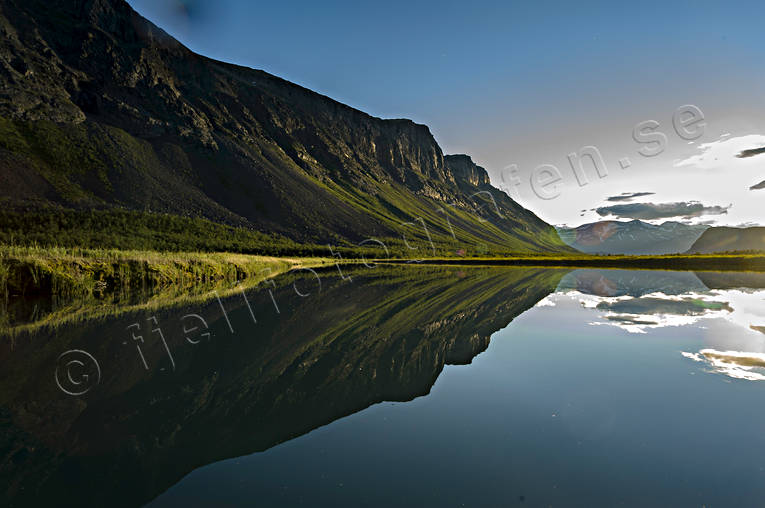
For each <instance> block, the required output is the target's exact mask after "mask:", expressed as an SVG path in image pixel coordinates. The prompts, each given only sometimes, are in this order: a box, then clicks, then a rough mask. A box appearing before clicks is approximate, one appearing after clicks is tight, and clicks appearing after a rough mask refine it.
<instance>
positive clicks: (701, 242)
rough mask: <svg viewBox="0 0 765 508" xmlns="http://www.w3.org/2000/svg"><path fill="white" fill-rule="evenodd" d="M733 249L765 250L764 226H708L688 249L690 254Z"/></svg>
mask: <svg viewBox="0 0 765 508" xmlns="http://www.w3.org/2000/svg"><path fill="white" fill-rule="evenodd" d="M733 251H765V227H751V228H730V227H714V228H709V229H707V230H706V231H704V234H702V235H701V236H700V237H699V239H698V240H696V242H694V244H693V245H692V246H691V247H690V248H689V249H688V253H690V254H709V253H712V252H733Z"/></svg>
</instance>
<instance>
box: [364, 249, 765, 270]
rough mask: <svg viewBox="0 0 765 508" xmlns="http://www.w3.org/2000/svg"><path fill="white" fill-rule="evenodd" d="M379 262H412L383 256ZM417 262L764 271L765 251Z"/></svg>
mask: <svg viewBox="0 0 765 508" xmlns="http://www.w3.org/2000/svg"><path fill="white" fill-rule="evenodd" d="M376 262H378V263H388V264H401V263H413V261H412V260H395V259H384V260H376ZM416 263H417V264H426V265H457V266H458V265H463V266H528V267H551V268H552V267H558V268H624V269H638V270H640V269H642V270H703V271H765V253H757V254H751V253H743V254H741V253H724V254H668V255H646V256H621V255H610V256H595V255H589V254H582V255H576V254H572V255H568V254H567V255H549V256H540V255H533V254H532V255H528V256H506V257H486V258H481V257H473V258H423V259H418V260H416Z"/></svg>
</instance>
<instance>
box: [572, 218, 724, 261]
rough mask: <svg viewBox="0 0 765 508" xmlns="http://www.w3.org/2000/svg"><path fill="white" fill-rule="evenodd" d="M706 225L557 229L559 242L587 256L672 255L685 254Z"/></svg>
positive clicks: (643, 224)
mask: <svg viewBox="0 0 765 508" xmlns="http://www.w3.org/2000/svg"><path fill="white" fill-rule="evenodd" d="M708 227H709V226H703V225H689V224H683V223H681V222H672V221H668V222H665V223H663V224H661V225H658V226H656V225H653V224H649V223H647V222H643V221H640V220H633V221H629V222H622V221H601V222H594V223H590V224H583V225H581V226H579V227H576V228H566V227H559V228H557V229H558V234H559V235H560V237H561V239H562V240H563V241H564V242H566V243H567V244H568V245H570V246H571V247H574V248H575V249H578V250H580V251H582V252H586V253H589V254H672V253H679V252H685V251H687V250H688V249H689V248H690V246H691V245H693V243H694V242H695V241H696V240H697V239H698V238H699V236H701V234H702V233H703V232H704V231H705V230H706V229H707V228H708Z"/></svg>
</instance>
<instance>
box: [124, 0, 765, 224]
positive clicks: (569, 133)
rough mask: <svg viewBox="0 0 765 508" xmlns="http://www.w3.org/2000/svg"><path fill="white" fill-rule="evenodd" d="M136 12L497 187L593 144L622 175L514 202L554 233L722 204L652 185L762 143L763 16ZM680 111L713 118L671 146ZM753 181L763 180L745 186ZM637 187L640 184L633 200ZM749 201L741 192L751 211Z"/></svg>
mask: <svg viewBox="0 0 765 508" xmlns="http://www.w3.org/2000/svg"><path fill="white" fill-rule="evenodd" d="M130 4H131V5H132V6H133V7H134V8H135V9H136V10H137V11H139V12H140V13H142V14H143V15H144V16H146V17H147V18H149V19H150V20H152V21H154V22H155V23H157V24H158V25H159V26H161V27H162V28H164V29H165V30H167V31H168V32H169V33H170V34H172V35H173V36H175V37H176V38H178V39H179V40H180V41H181V42H183V43H184V44H186V45H187V46H188V47H189V48H191V49H192V50H194V51H196V52H199V53H202V54H204V55H207V56H210V57H213V58H217V59H220V60H225V61H229V62H234V63H238V64H241V65H247V66H250V67H254V68H258V69H263V70H266V71H268V72H271V73H273V74H276V75H279V76H281V77H284V78H286V79H289V80H291V81H294V82H297V83H299V84H301V85H303V86H306V87H308V88H311V89H313V90H316V91H318V92H320V93H323V94H326V95H329V96H330V97H333V98H335V99H337V100H339V101H341V102H344V103H346V104H349V105H351V106H354V107H357V108H359V109H362V110H364V111H366V112H368V113H370V114H373V115H375V116H380V117H383V118H395V117H406V118H411V119H413V120H415V121H416V122H419V123H425V124H427V125H428V126H429V127H430V128H431V131H432V132H433V133H434V135H435V136H436V139H437V140H438V141H439V143H440V144H441V146H442V148H443V149H444V151H445V152H446V153H458V152H462V153H468V154H470V155H471V156H473V158H474V160H476V161H477V162H478V163H480V164H482V165H484V166H485V167H486V168H487V170H488V171H489V173H490V175H491V177H492V181H493V182H494V183H495V184H500V183H501V178H502V175H501V173H502V171H503V168H505V167H507V166H508V165H510V164H517V165H518V167H519V168H520V172H521V176H522V180H524V181H525V180H526V179H527V178H528V177H529V174H530V172H531V170H532V169H533V168H534V167H536V166H537V165H539V164H548V163H549V164H554V165H556V166H557V167H560V168H561V170H562V172H563V173H564V175H565V174H567V173H566V171H565V170H564V168H566V167H567V164H568V162H567V159H566V155H567V154H568V153H570V152H571V151H572V150H578V149H579V148H580V147H581V146H584V145H595V146H597V147H598V148H599V149H600V150H601V152H602V153H603V155H604V158H605V160H606V161H607V162H608V165H609V169H611V167H613V169H611V174H610V175H609V177H608V178H606V179H603V180H602V181H597V182H593V183H592V184H591V185H590V186H588V188H586V189H582V188H578V186H577V184H576V182H575V181H573V180H572V179H571V178H568V177H567V178H565V180H564V181H562V182H561V184H560V185H561V186H562V189H567V190H570V192H568V193H567V194H568V198H567V199H554V200H540V199H539V198H538V197H537V196H536V195H535V194H534V193H533V192H531V191H530V190H529V189H524V188H520V189H518V192H517V195H516V196H515V197H516V198H517V199H519V200H520V201H521V202H522V203H524V204H525V205H527V206H528V207H530V208H532V209H533V210H535V211H536V212H538V213H539V215H540V216H542V217H543V218H545V219H547V220H550V221H552V222H555V223H562V222H568V223H575V222H577V221H578V220H579V217H580V215H579V210H580V209H592V208H595V207H597V206H598V205H600V204H601V203H600V202H601V201H602V200H603V199H604V198H605V197H607V196H610V195H614V194H619V193H621V192H633V191H639V190H648V191H653V192H657V196H656V197H655V198H654V199H665V200H668V199H672V200H693V199H698V200H702V201H704V202H705V204H707V203H706V202H707V201H709V203H708V204H710V205H726V206H727V205H728V204H729V203H720V202H717V201H716V200H715V199H714V198H715V195H714V194H713V193H710V192H705V188H710V189H711V188H712V187H714V186H713V185H711V184H709V183H707V184H706V186H707V187H702V188H699V189H696V188H689V189H687V192H686V193H685V194H683V193H679V192H674V193H670V194H671V196H670V195H669V194H668V195H666V196H662V195H661V194H660V193H659V191H661V189H660V188H659V187H667V186H669V185H671V184H670V182H669V181H668V182H667V183H666V184H661V183H659V184H657V185H654V186H651V185H647V184H649V183H652V182H653V181H654V180H656V179H658V180H659V182H661V179H662V178H664V177H666V176H667V173H668V172H671V168H673V167H675V166H674V164H675V163H677V162H678V161H680V160H685V159H687V158H690V157H693V156H694V155H696V152H695V151H696V150H697V145H698V144H701V143H708V142H714V141H717V140H718V139H719V136H720V135H722V134H725V133H729V134H731V136H732V137H738V136H743V135H754V134H759V133H761V132H765V125H763V123H764V122H763V120H762V116H763V115H761V114H760V112H761V111H763V106H765V104H763V103H764V102H765V95H764V94H763V91H764V90H765V70H764V69H763V68H762V66H761V65H759V64H758V62H759V58H760V50H761V48H762V47H763V43H764V42H765V41H764V40H763V39H765V36H764V35H763V32H762V26H763V17H764V16H763V14H762V8H761V6H760V5H758V4H754V3H752V4H750V5H746V4H738V5H735V6H734V5H733V4H731V3H727V4H725V3H711V2H710V3H705V2H672V3H671V4H669V3H664V2H640V3H632V4H629V5H623V4H620V3H616V2H523V3H520V2H518V3H511V2H499V1H496V2H495V1H483V2H481V1H477V2H448V1H439V2H418V1H411V0H410V1H408V2H400V1H389V2H358V1H356V2H350V1H335V2H331V1H327V2H288V1H286V2H285V1H282V2H250V1H244V0H219V1H217V2H214V3H213V2H202V1H196V0H187V1H185V2H180V1H178V0H164V1H158V0H131V1H130ZM684 104H694V105H697V106H698V107H699V108H700V109H701V110H702V111H703V112H704V114H705V117H706V120H707V122H708V128H707V131H706V132H705V134H704V137H703V138H701V139H699V140H698V143H696V144H690V145H689V144H688V143H686V142H685V141H683V140H680V141H677V139H678V138H676V137H674V138H673V137H672V135H671V134H670V133H671V118H672V114H673V111H674V110H675V109H676V108H677V107H678V106H681V105H684ZM646 119H655V120H656V121H658V122H660V123H661V124H662V130H666V131H668V132H667V135H668V138H669V143H668V146H667V150H666V152H665V153H663V154H662V155H661V156H660V157H654V158H652V159H651V160H640V161H638V160H637V159H636V162H635V163H634V164H633V166H632V167H631V168H630V170H629V171H630V172H632V175H630V174H628V173H627V172H622V170H621V169H620V168H619V167H618V165H617V164H616V161H617V160H618V159H619V158H621V157H623V156H625V155H627V154H634V153H635V148H636V145H635V142H634V140H633V139H632V137H631V132H632V128H633V126H634V125H635V124H636V123H637V122H640V121H643V120H646ZM763 159H764V160H763V163H762V164H763V167H764V168H765V156H763ZM638 162H639V163H638ZM681 167H684V168H686V169H685V170H684V171H688V169H687V166H681ZM705 171H707V172H709V170H705ZM638 173H639V177H638ZM675 173H676V172H675ZM690 180H693V178H691V179H690ZM760 180H765V170H763V172H762V178H760V179H759V180H757V181H756V182H752V184H755V183H758V182H759V181H760ZM684 181H685V182H686V184H684V185H685V186H687V183H688V181H689V178H688V177H687V175H686V177H684ZM641 183H645V184H646V187H647V188H646V189H643V188H635V185H639V184H641ZM572 186H573V187H572ZM648 187H650V188H648ZM674 187H677V184H674ZM691 187H693V185H691ZM762 192H763V194H762V195H759V196H757V197H758V198H759V199H761V198H762V197H763V196H765V191H762ZM752 194H753V193H752V191H749V190H748V187H747V189H746V192H742V199H743V200H744V201H746V200H750V201H751V200H752V199H754V196H753V195H752ZM742 203H743V201H742ZM751 206H753V205H745V206H743V207H741V206H738V205H735V204H734V206H733V207H732V208H731V209H730V211H729V213H728V214H726V216H725V217H718V219H720V221H721V222H731V221H733V222H736V221H739V222H747V221H749V222H751V221H752V220H753V219H752V217H751V215H752V212H747V213H740V214H738V215H741V217H739V216H738V215H736V213H738V209H742V208H747V207H750V208H751ZM734 211H736V213H732V212H734ZM588 213H589V212H588ZM585 218H587V219H591V218H597V217H593V216H591V215H586V217H585ZM582 220H584V219H582Z"/></svg>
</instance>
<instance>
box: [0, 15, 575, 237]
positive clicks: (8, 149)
mask: <svg viewBox="0 0 765 508" xmlns="http://www.w3.org/2000/svg"><path fill="white" fill-rule="evenodd" d="M0 31H2V34H3V38H2V41H0V134H2V136H0V139H2V140H3V141H2V143H0V179H2V180H3V182H4V183H6V185H4V188H3V189H0V198H5V200H6V201H8V202H11V203H17V202H30V201H35V202H38V201H40V200H42V201H43V202H52V203H56V204H60V205H63V206H67V207H93V206H99V207H103V206H107V207H108V206H123V207H128V208H133V209H138V210H150V211H159V212H167V213H173V214H180V215H188V216H202V217H206V218H208V219H212V220H215V221H218V222H225V223H230V224H238V225H244V226H247V227H254V228H257V229H260V230H265V231H274V232H278V233H282V234H285V235H287V236H290V237H292V238H295V239H297V240H313V241H325V240H327V239H328V238H338V237H339V238H344V239H347V240H351V241H353V240H357V239H360V238H364V237H368V236H372V235H377V236H391V237H392V236H397V235H398V234H399V231H398V226H399V225H400V224H401V223H402V222H407V221H412V220H416V219H417V217H418V215H419V216H422V215H423V214H422V212H421V210H422V209H423V208H424V209H427V210H429V211H430V212H432V211H433V210H436V209H438V208H439V206H441V205H442V204H443V203H447V202H448V203H456V204H457V206H458V207H460V208H463V209H465V210H471V209H475V208H476V207H475V204H474V203H472V202H471V199H470V197H469V196H470V195H471V194H472V193H474V192H476V191H478V190H480V189H481V188H483V187H486V186H488V185H489V180H488V177H487V175H486V172H485V171H484V170H483V169H482V168H480V167H478V166H475V165H474V164H473V163H472V161H470V159H469V157H467V156H449V157H444V155H443V153H442V151H441V148H440V147H439V146H438V144H437V143H436V141H435V139H434V138H433V136H432V135H431V133H430V131H429V129H428V128H427V127H426V126H424V125H418V124H415V123H414V122H412V121H410V120H382V119H379V118H375V117H372V116H370V115H367V114H365V113H363V112H361V111H358V110H355V109H353V108H350V107H348V106H346V105H343V104H340V103H338V102H336V101H334V100H332V99H329V98H327V97H325V96H322V95H320V94H317V93H315V92H312V91H310V90H307V89H305V88H303V87H300V86H298V85H295V84H293V83H289V82H287V81H285V80H282V79H280V78H278V77H275V76H272V75H270V74H268V73H266V72H263V71H258V70H254V69H249V68H245V67H241V66H236V65H231V64H227V63H223V62H218V61H215V60H211V59H209V58H206V57H203V56H200V55H197V54H195V53H193V52H191V51H189V50H188V49H187V48H185V47H184V46H183V45H181V44H180V43H178V42H177V41H176V40H174V39H173V38H172V37H170V36H169V35H168V34H166V33H165V32H164V31H162V30H161V29H159V28H157V27H156V26H154V25H153V24H152V23H150V22H149V21H147V20H145V19H144V18H142V17H141V16H140V15H138V14H137V13H136V12H134V11H133V10H132V9H131V8H130V6H129V5H127V3H125V2H124V1H122V0H68V1H65V0H51V1H47V2H42V1H40V0H3V1H2V2H0ZM41 133H42V134H41ZM31 180H38V181H39V183H40V184H39V185H35V186H31V187H30V186H28V185H26V186H25V185H24V184H23V182H28V181H31ZM493 192H494V193H496V194H498V195H499V194H501V193H500V191H498V190H496V189H493ZM503 196H504V195H503ZM505 198H506V196H505V197H503V198H498V199H500V200H501V201H502V205H501V207H500V208H501V211H500V213H495V214H494V215H493V216H485V217H481V218H479V220H476V221H468V222H470V223H465V224H463V229H462V230H463V232H464V235H465V236H466V238H468V237H469V238H471V239H472V240H476V241H481V240H482V241H488V242H489V243H491V244H498V245H503V244H504V245H507V246H508V247H510V248H517V249H518V250H525V249H531V250H546V249H557V248H564V247H563V244H562V243H561V242H560V241H559V239H558V238H557V235H556V234H555V232H554V231H552V229H551V228H550V227H549V225H547V224H545V223H544V222H543V221H541V220H540V219H538V218H537V217H536V216H535V215H534V214H532V213H530V212H528V211H527V210H525V209H523V208H522V207H520V206H519V205H518V204H516V203H514V202H512V200H509V198H507V199H505ZM439 202H440V203H441V205H439ZM402 203H406V205H405V206H403V205H402ZM418 211H419V213H418ZM317 218H319V220H317ZM501 218H504V219H508V218H510V219H514V221H511V222H503V221H502V220H501ZM485 219H488V220H489V221H490V222H491V223H492V224H494V226H495V227H496V228H498V229H499V230H500V232H496V231H493V232H492V233H491V235H489V236H490V238H486V233H485V232H484V231H481V229H485V228H483V227H482V226H481V225H482V224H483V222H484V220H485ZM432 222H433V223H432V228H431V229H432V231H433V232H434V234H435V235H436V238H437V239H438V238H439V235H442V236H443V237H444V238H442V239H445V238H446V236H453V235H451V232H450V231H448V229H449V228H448V227H447V225H446V224H445V219H444V217H441V219H440V224H437V223H436V222H438V221H435V220H433V221H432ZM463 222H464V221H463ZM516 223H522V224H523V225H524V226H525V229H524V228H521V229H517V230H516V229H515V228H514V226H515V224H516Z"/></svg>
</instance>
